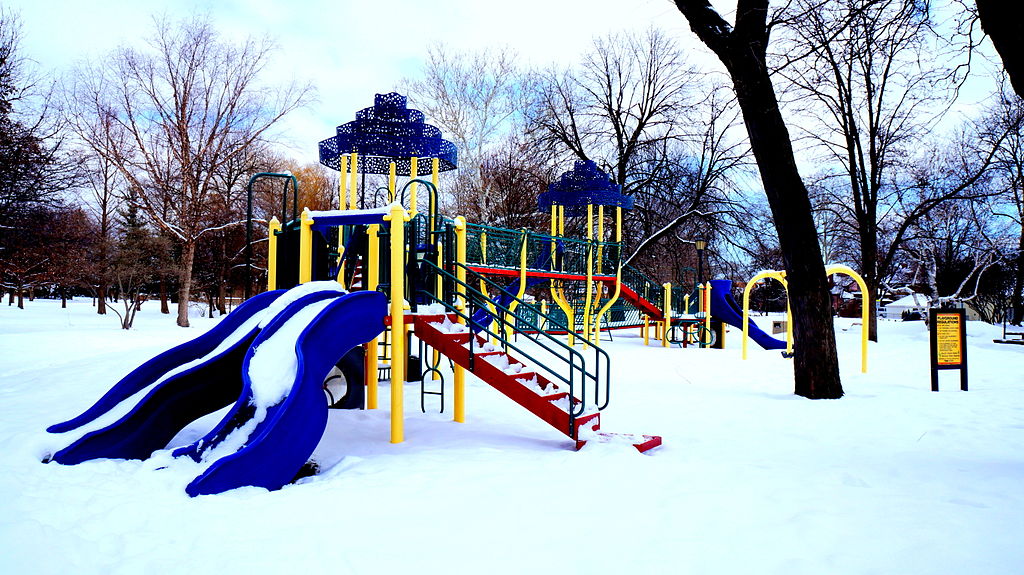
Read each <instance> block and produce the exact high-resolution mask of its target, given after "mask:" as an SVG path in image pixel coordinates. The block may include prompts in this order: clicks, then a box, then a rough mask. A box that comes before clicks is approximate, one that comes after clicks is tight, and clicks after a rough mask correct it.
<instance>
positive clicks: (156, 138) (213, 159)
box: [73, 18, 310, 326]
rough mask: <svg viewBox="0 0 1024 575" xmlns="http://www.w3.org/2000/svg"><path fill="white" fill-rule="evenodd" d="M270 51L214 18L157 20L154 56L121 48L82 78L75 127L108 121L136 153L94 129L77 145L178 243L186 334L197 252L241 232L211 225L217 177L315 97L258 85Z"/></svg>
mask: <svg viewBox="0 0 1024 575" xmlns="http://www.w3.org/2000/svg"><path fill="white" fill-rule="evenodd" d="M271 52H272V45H271V43H270V42H269V41H267V40H262V41H257V40H253V39H251V38H250V39H247V40H245V41H243V42H242V43H241V44H238V45H235V44H232V43H229V42H226V41H224V40H222V39H220V37H219V36H218V35H217V33H216V31H215V30H214V28H213V26H212V24H211V23H210V21H209V20H208V19H204V18H195V19H192V20H187V21H181V22H170V21H168V20H166V19H157V20H156V21H155V27H154V34H153V36H152V37H151V38H150V39H149V41H148V46H147V49H145V50H137V49H134V48H129V47H122V48H120V49H119V50H117V51H116V52H115V53H114V54H112V55H111V57H110V58H108V59H105V60H104V61H102V62H101V63H98V64H95V65H92V66H88V67H84V68H83V69H81V70H79V73H78V75H77V78H76V80H77V81H76V85H75V87H74V93H75V95H76V96H75V101H77V102H80V103H81V106H80V107H78V108H77V109H76V110H74V112H73V115H74V117H75V118H77V119H78V120H77V121H76V124H78V125H81V124H85V123H88V119H89V118H93V117H95V116H96V115H100V116H107V117H110V118H111V119H112V120H113V126H112V127H111V132H110V133H124V134H125V135H126V136H127V140H128V142H129V146H128V147H127V148H126V149H124V148H122V147H120V146H116V145H111V140H112V138H111V137H107V136H105V135H100V136H98V137H90V134H89V131H88V130H83V129H78V132H79V136H81V137H83V138H86V139H87V141H88V143H89V145H90V146H91V147H92V148H93V149H95V150H97V151H98V153H100V154H101V155H103V156H104V157H105V158H107V159H109V160H110V161H112V162H113V163H114V164H115V165H116V166H117V167H118V170H119V171H120V173H121V174H122V175H123V176H124V177H125V179H126V180H127V181H128V184H129V186H131V187H132V188H134V189H135V190H136V191H137V192H138V198H139V202H140V207H141V208H142V209H143V210H144V211H145V213H146V214H147V216H148V217H149V218H150V219H151V220H152V221H153V222H154V223H155V224H156V225H157V226H159V228H160V229H162V230H164V232H165V233H167V234H169V235H170V236H171V237H173V238H174V239H175V241H176V242H177V243H178V247H179V249H180V252H181V257H180V261H179V270H178V284H179V292H178V315H177V323H178V325H180V326H188V303H189V299H190V293H191V288H192V270H193V261H194V258H195V253H196V245H197V243H198V242H200V241H201V240H202V239H203V238H204V236H205V235H207V234H209V233H211V232H212V231H214V230H216V229H219V228H221V227H223V226H227V225H233V224H240V223H241V222H211V221H209V219H208V211H207V209H206V208H207V205H208V203H209V200H210V198H211V194H214V193H215V192H216V180H215V178H216V174H217V173H218V171H220V170H221V169H222V168H223V166H224V165H225V163H226V162H229V161H231V160H232V159H233V158H235V157H237V156H239V155H241V154H243V153H245V150H246V149H247V148H249V147H250V146H252V145H253V144H254V143H256V142H258V141H260V140H261V139H262V138H264V137H266V136H267V134H268V130H269V129H270V128H271V127H272V126H273V125H274V124H275V123H276V122H277V121H278V120H280V119H281V118H282V117H283V116H284V115H285V114H287V113H288V112H290V111H292V110H294V109H295V108H297V107H298V106H300V105H302V103H303V102H304V101H305V99H306V98H307V96H308V95H309V93H310V89H309V88H308V87H303V86H298V85H296V84H294V83H293V84H289V85H287V86H285V87H281V88H268V87H262V86H261V85H260V84H259V78H260V73H261V72H262V70H263V68H264V66H265V65H266V63H267V61H268V58H269V57H270V54H271Z"/></svg>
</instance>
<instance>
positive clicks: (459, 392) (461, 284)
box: [452, 216, 472, 423]
mask: <svg viewBox="0 0 1024 575" xmlns="http://www.w3.org/2000/svg"><path fill="white" fill-rule="evenodd" d="M455 262H456V263H458V264H463V265H464V264H465V263H466V218H464V217H462V216H458V217H457V218H455ZM463 265H458V266H456V268H455V278H456V279H458V280H459V281H458V282H457V287H456V292H457V296H456V298H455V309H457V310H458V311H459V312H460V315H459V323H461V324H463V325H465V323H466V319H465V318H464V317H462V315H465V313H466V268H465V267H463ZM470 337H472V335H471V336H470ZM452 379H454V383H455V397H454V401H455V421H456V422H458V423H465V422H466V370H465V369H464V368H463V367H462V366H460V365H458V364H456V365H455V370H454V377H453V378H452Z"/></svg>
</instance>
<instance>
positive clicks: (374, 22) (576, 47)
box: [0, 0, 992, 162]
mask: <svg viewBox="0 0 1024 575" xmlns="http://www.w3.org/2000/svg"><path fill="white" fill-rule="evenodd" d="M0 2H3V3H4V4H5V5H6V7H7V9H9V10H11V11H14V12H16V13H19V14H20V17H21V20H22V26H23V34H24V38H23V49H24V52H25V56H27V57H29V58H31V59H34V60H35V61H36V62H38V63H39V65H40V67H41V68H42V69H43V70H45V71H48V72H52V73H53V74H55V75H60V74H63V73H64V72H66V71H67V70H69V69H70V68H71V67H73V66H74V65H75V63H76V62H78V61H80V60H81V59H83V58H102V57H103V56H104V55H106V54H108V53H109V52H110V51H111V50H112V49H114V48H115V47H116V46H118V45H121V44H140V43H142V42H143V41H144V40H145V38H146V37H147V35H149V34H151V32H152V29H153V17H154V16H155V15H164V14H166V15H168V16H170V17H172V18H186V17H188V16H190V15H191V14H194V13H208V14H209V15H210V17H211V19H212V21H213V23H214V25H215V26H216V28H217V29H218V30H220V31H221V33H222V34H224V35H225V36H226V37H228V38H231V39H242V38H244V37H246V36H257V37H258V36H263V35H268V36H270V37H271V38H272V39H274V40H275V42H276V43H277V45H278V47H279V49H278V51H277V52H276V55H275V58H274V60H273V61H272V63H271V66H270V67H269V69H268V77H267V80H268V81H271V82H272V81H274V78H278V77H279V78H281V79H282V82H283V81H286V80H291V79H292V78H295V79H298V80H300V81H306V82H310V83H312V84H313V85H314V86H315V87H316V88H317V90H318V100H317V101H315V102H313V103H312V104H311V105H310V106H309V107H308V108H307V109H304V110H299V111H297V112H295V113H293V114H292V115H291V116H289V117H287V118H286V119H285V121H284V123H283V125H282V126H281V128H282V133H283V134H284V135H285V136H286V137H287V143H288V145H289V146H290V147H291V155H293V156H294V157H296V159H299V160H301V161H304V162H315V161H317V147H316V145H317V142H319V141H320V140H322V139H325V138H327V137H330V136H331V135H333V134H334V127H335V126H337V125H339V124H343V123H345V122H348V121H350V120H352V119H353V118H354V114H355V112H356V111H357V110H359V109H361V108H365V107H367V106H370V105H372V104H373V95H374V94H375V93H379V92H388V91H391V90H393V89H395V87H396V86H397V85H398V83H399V82H400V81H401V80H402V78H405V77H415V76H417V75H419V74H420V70H421V68H422V65H423V62H424V60H425V55H426V49H427V46H428V45H430V44H431V43H434V42H445V43H447V44H448V45H449V46H451V47H452V48H455V49H459V50H467V51H474V50H482V49H484V48H487V47H501V46H507V47H511V48H512V49H513V50H515V51H516V52H517V53H518V54H519V55H520V57H521V62H522V64H524V65H531V66H536V67H545V66H547V65H549V64H552V63H557V64H571V63H573V62H576V61H577V60H578V59H579V57H580V56H581V55H582V54H583V53H584V52H586V51H587V50H588V49H589V47H590V46H591V43H592V40H593V38H594V37H596V36H603V35H606V34H608V33H610V32H614V31H620V30H636V31H643V30H646V29H647V28H649V27H651V26H655V27H658V28H660V29H662V30H664V31H665V32H666V33H668V34H669V35H671V36H672V37H674V38H677V39H678V40H679V42H680V44H681V45H682V46H683V47H684V49H685V50H687V51H688V53H689V54H690V59H691V61H693V62H694V63H697V64H699V65H701V66H703V67H704V68H705V69H708V70H716V71H720V70H721V65H720V64H719V63H718V62H717V61H716V60H715V59H714V58H713V57H712V56H710V54H709V53H708V52H707V50H706V49H705V48H704V47H703V46H702V45H701V44H700V43H699V41H697V40H696V38H695V37H694V36H693V34H692V33H691V32H690V31H689V28H688V26H687V25H686V23H685V20H684V19H683V17H682V15H681V14H679V12H678V11H677V10H676V8H675V6H674V4H673V3H672V2H671V1H670V0H518V1H517V2H509V3H504V4H497V3H494V2H479V1H476V2H474V1H471V0H434V1H432V2H418V1H416V0H375V1H363V2H353V1H352V0H90V1H80V0H0ZM718 4H719V5H721V6H723V7H724V6H727V5H730V4H731V3H730V2H727V3H721V2H720V3H718ZM976 61H979V60H976ZM991 89H992V85H991V83H990V82H982V87H981V88H980V89H977V88H974V89H971V90H968V91H965V92H964V94H963V95H962V97H961V100H960V101H959V102H958V104H957V105H956V106H955V107H954V114H951V116H958V117H962V116H963V115H964V114H970V113H971V112H972V109H973V107H974V106H975V105H976V103H977V102H978V101H979V100H980V99H982V98H983V97H984V96H985V95H987V94H988V93H990V90H991ZM428 121H429V119H428ZM789 121H791V122H792V121H798V119H795V118H789Z"/></svg>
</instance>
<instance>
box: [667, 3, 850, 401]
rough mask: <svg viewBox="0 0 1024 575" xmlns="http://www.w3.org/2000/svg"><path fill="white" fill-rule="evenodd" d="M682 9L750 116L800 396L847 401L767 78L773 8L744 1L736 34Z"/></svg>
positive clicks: (816, 261) (814, 248)
mask: <svg viewBox="0 0 1024 575" xmlns="http://www.w3.org/2000/svg"><path fill="white" fill-rule="evenodd" d="M675 4H676V7H677V8H678V9H679V11H680V12H682V14H683V16H684V17H686V19H687V21H688V22H689V23H690V29H691V30H693V32H694V33H695V34H696V35H697V37H698V38H700V40H701V41H702V42H704V44H705V45H707V46H708V47H709V48H710V49H711V50H712V51H713V52H714V53H715V54H716V55H717V56H718V58H719V60H721V62H722V64H724V65H725V67H726V69H727V70H728V72H729V75H730V77H731V78H732V83H733V87H734V88H735V90H736V97H737V101H738V102H739V106H740V109H741V110H742V111H743V120H744V122H745V124H746V127H747V133H748V135H749V136H750V146H751V149H752V151H753V153H754V157H755V159H756V160H757V166H758V169H759V171H760V173H761V182H762V184H763V185H764V190H765V195H766V196H767V198H768V203H769V205H770V206H771V210H772V215H773V217H774V221H775V229H776V231H777V232H778V236H779V246H780V248H781V250H782V256H783V258H784V259H785V262H786V272H787V280H788V281H789V294H790V301H791V302H792V311H793V331H794V336H795V338H796V341H797V342H798V345H797V346H796V348H795V356H794V379H795V393H796V394H798V395H802V396H804V397H808V398H812V399H827V398H839V397H842V395H843V387H842V383H841V381H840V378H839V361H838V357H837V355H836V342H835V328H834V325H833V321H832V307H831V295H830V293H829V288H828V282H827V281H826V278H825V274H824V271H823V270H824V262H823V261H822V257H821V250H820V248H819V245H818V235H817V230H816V229H815V226H814V218H813V215H812V210H811V202H810V199H809V197H808V193H807V188H806V187H805V186H804V182H803V180H802V179H801V177H800V172H799V170H798V169H797V166H796V158H795V155H794V153H793V145H792V141H791V139H790V136H789V130H788V128H787V127H786V123H785V121H784V120H783V118H782V112H781V110H780V109H779V104H778V99H777V97H776V95H775V88H774V86H773V85H772V80H771V77H770V76H769V71H768V65H767V49H768V40H769V33H770V31H771V27H770V25H769V21H768V0H737V3H736V20H735V26H734V25H732V24H730V23H729V22H727V21H726V20H725V19H724V18H722V16H721V15H719V13H718V12H717V11H715V9H714V8H713V7H712V6H711V3H710V2H708V1H707V0H675Z"/></svg>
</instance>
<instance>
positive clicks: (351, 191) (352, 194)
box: [348, 152, 359, 210]
mask: <svg viewBox="0 0 1024 575" xmlns="http://www.w3.org/2000/svg"><path fill="white" fill-rule="evenodd" d="M358 162H359V154H357V153H356V152H352V162H351V166H350V169H351V170H352V178H351V185H350V186H349V188H348V198H349V205H350V206H352V209H353V210H356V209H359V202H358V200H357V196H356V176H357V175H358V174H357V172H358V169H357V167H358V165H359V163H358Z"/></svg>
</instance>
